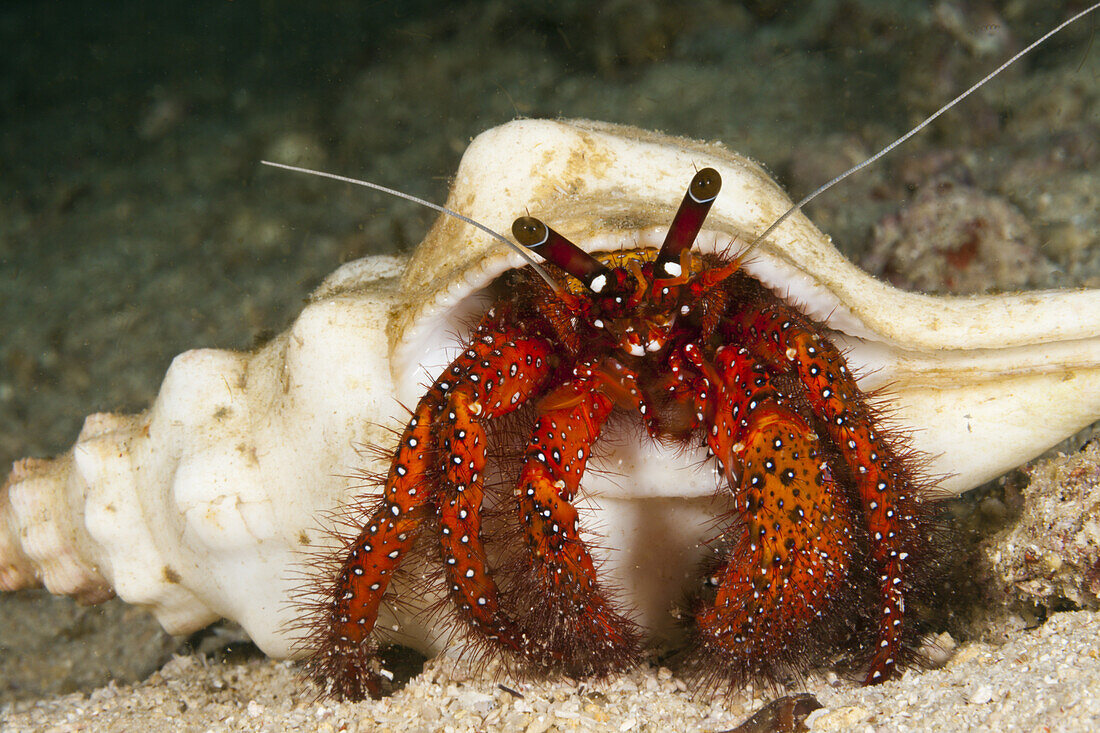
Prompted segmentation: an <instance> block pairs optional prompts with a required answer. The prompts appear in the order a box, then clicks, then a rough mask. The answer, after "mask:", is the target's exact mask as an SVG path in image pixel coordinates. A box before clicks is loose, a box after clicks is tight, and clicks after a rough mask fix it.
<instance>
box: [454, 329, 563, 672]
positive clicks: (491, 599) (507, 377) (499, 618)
mask: <svg viewBox="0 0 1100 733" xmlns="http://www.w3.org/2000/svg"><path fill="white" fill-rule="evenodd" d="M549 354H550V347H549V345H548V344H547V343H546V342H545V341H543V340H542V339H532V338H515V339H510V338H508V337H507V335H506V334H504V333H500V332H497V333H486V332H484V331H481V332H479V333H478V334H477V335H476V337H475V339H474V341H473V343H472V344H471V345H470V347H469V348H468V349H467V350H466V351H465V352H464V353H463V354H462V356H460V357H459V358H458V359H456V360H455V362H454V363H453V364H452V365H451V367H450V368H449V369H448V370H447V371H446V372H444V375H443V376H442V377H440V378H439V380H438V381H437V382H436V385H437V386H439V387H440V389H442V390H443V392H444V394H445V395H446V397H445V404H444V405H443V407H442V408H441V409H440V411H439V413H438V415H437V416H436V418H435V420H436V423H437V424H438V425H439V435H438V445H439V462H440V464H439V470H440V475H441V481H440V486H439V489H438V491H437V492H436V494H435V496H433V503H434V504H435V506H436V511H437V512H438V514H439V524H440V549H441V551H442V556H443V567H444V573H445V577H446V580H447V586H448V589H449V591H450V593H451V597H452V599H453V601H454V603H455V604H456V606H457V607H458V610H459V616H460V617H461V618H462V620H463V621H465V622H466V624H467V625H468V626H469V627H470V628H471V629H472V630H473V631H474V632H475V633H477V634H479V635H480V636H482V637H485V638H490V639H493V640H495V641H499V642H501V643H503V644H504V645H505V646H507V647H508V648H510V649H512V650H513V651H516V652H520V651H521V639H520V638H519V636H518V635H517V634H516V633H515V630H514V626H513V622H512V621H511V620H510V619H508V618H507V617H506V615H505V614H504V613H503V612H502V610H501V608H500V604H499V599H498V593H497V585H496V582H495V581H494V580H493V578H492V577H491V575H490V572H489V566H488V561H487V558H486V555H485V545H484V542H483V540H482V537H481V503H482V499H483V497H484V472H485V463H486V452H485V451H486V444H487V436H486V433H485V427H484V424H483V423H484V421H486V420H492V419H494V418H497V417H501V416H503V415H506V414H508V413H510V412H512V411H513V410H515V409H516V408H518V407H519V406H521V405H523V404H524V403H526V402H527V400H528V399H530V398H531V397H532V396H533V395H535V394H537V392H538V390H539V388H540V387H541V385H542V384H543V382H544V381H545V380H546V378H547V377H548V376H549V374H550V367H549V363H548V360H547V357H548V356H549Z"/></svg>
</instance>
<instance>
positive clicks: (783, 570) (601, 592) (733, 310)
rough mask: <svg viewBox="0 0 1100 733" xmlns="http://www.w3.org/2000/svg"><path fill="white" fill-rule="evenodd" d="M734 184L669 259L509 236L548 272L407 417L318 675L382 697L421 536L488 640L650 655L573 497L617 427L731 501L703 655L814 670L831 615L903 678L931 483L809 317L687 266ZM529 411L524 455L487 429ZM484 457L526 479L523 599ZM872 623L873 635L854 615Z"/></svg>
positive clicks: (680, 214)
mask: <svg viewBox="0 0 1100 733" xmlns="http://www.w3.org/2000/svg"><path fill="white" fill-rule="evenodd" d="M720 187H721V176H720V174H719V173H718V171H716V170H715V169H713V168H704V169H703V170H700V171H699V172H697V173H696V174H695V176H694V177H693V178H692V180H691V183H690V186H689V187H688V191H687V193H686V195H685V196H684V198H683V201H682V203H681V205H680V208H679V210H678V211H677V212H676V214H675V216H674V218H673V220H672V223H671V225H670V226H669V227H668V229H667V232H666V233H665V236H664V240H663V242H662V244H661V246H660V248H659V249H652V248H646V247H634V248H630V249H621V250H618V251H614V250H613V251H610V252H604V253H600V254H598V255H591V254H588V253H587V252H585V251H584V250H583V249H581V248H580V247H578V246H577V245H575V244H573V243H572V242H570V241H569V240H568V239H566V238H565V237H563V236H562V235H561V234H559V233H558V232H557V231H555V230H554V229H552V228H550V227H548V226H547V225H546V224H544V223H543V222H541V221H539V220H538V219H536V218H534V217H530V216H525V217H521V218H519V219H517V220H516V221H515V223H514V225H513V232H514V235H515V237H516V239H517V241H519V242H520V243H521V244H523V245H525V246H526V247H528V248H529V249H530V250H532V251H535V252H537V253H538V254H540V255H542V256H543V257H544V258H545V259H546V261H547V263H549V264H551V265H553V266H554V272H555V275H546V273H545V272H540V273H538V274H536V271H535V270H533V269H531V268H530V267H529V268H524V269H520V270H514V271H510V272H508V273H506V274H505V275H504V276H502V277H501V278H498V279H497V280H496V281H494V282H493V283H492V284H491V285H490V287H489V290H490V292H492V293H494V295H495V299H494V300H493V302H492V303H491V304H490V305H489V307H488V309H487V310H486V312H485V314H484V316H483V317H482V318H481V319H480V320H479V321H478V323H477V324H476V325H475V326H474V328H473V329H472V331H471V334H470V336H469V337H468V339H467V340H466V342H465V345H464V347H463V350H462V352H461V353H460V354H459V355H458V356H457V357H456V358H455V359H454V361H452V362H451V364H450V365H449V366H448V367H447V368H446V369H444V370H443V371H442V373H440V375H439V376H438V377H437V378H436V380H435V381H434V383H433V384H432V385H431V387H430V388H429V389H428V391H427V393H426V394H425V396H424V397H422V398H421V399H420V401H419V403H418V404H417V405H416V407H415V409H414V410H413V414H412V417H411V419H410V420H409V423H408V425H407V426H406V428H405V429H404V431H403V432H402V433H401V437H400V441H399V444H398V448H397V450H396V452H395V453H394V455H393V458H392V463H391V467H390V469H389V472H388V474H387V476H386V478H385V481H384V489H383V492H382V495H381V497H380V498H379V499H378V501H377V504H376V505H375V506H374V508H373V509H372V510H371V511H370V512H369V514H368V515H367V516H366V517H365V518H364V520H363V529H362V530H361V532H360V533H359V535H358V537H357V538H356V539H355V540H354V542H353V543H352V544H351V546H350V548H349V550H348V552H347V556H346V559H345V560H344V561H343V563H342V565H341V567H340V570H339V574H338V579H337V582H336V587H335V588H334V589H333V590H332V592H331V596H332V597H333V599H334V601H333V602H332V603H331V604H327V603H326V605H325V606H324V607H323V608H322V616H323V618H322V620H321V624H320V628H319V629H318V630H317V631H316V632H315V639H314V641H315V642H316V643H317V645H318V651H317V652H316V654H315V656H314V658H313V660H312V664H313V666H314V667H315V668H316V670H317V673H318V675H319V676H320V677H321V678H322V680H327V679H332V680H333V681H334V684H335V685H336V686H337V688H338V690H339V692H340V693H342V694H344V695H347V696H350V697H360V696H361V695H362V694H363V690H364V689H365V690H366V691H368V692H370V693H371V694H372V695H378V694H379V692H380V680H379V678H378V677H377V676H376V675H377V673H376V672H375V671H373V670H372V669H371V667H370V665H371V663H372V662H373V655H374V654H375V649H374V647H373V646H372V644H371V643H370V638H371V632H372V630H373V629H374V626H375V623H376V622H377V617H378V609H379V606H380V605H381V603H382V600H383V597H384V596H385V593H386V591H387V588H388V586H389V584H390V580H391V579H392V577H393V576H394V574H395V573H396V572H397V571H398V570H399V568H400V563H401V562H402V560H403V559H404V558H405V557H406V556H407V555H409V554H410V553H411V552H412V550H413V547H414V546H415V544H416V543H417V541H418V540H419V538H420V534H421V530H422V528H423V527H424V526H425V525H431V526H433V528H434V529H435V530H436V532H437V533H438V542H439V555H440V558H441V560H442V567H443V579H444V583H445V586H446V588H447V590H448V592H449V595H450V597H451V600H452V602H453V604H454V606H455V608H456V609H457V610H458V618H459V620H460V621H461V622H462V623H463V624H464V625H465V626H466V627H467V629H468V630H469V632H471V634H473V635H474V636H475V637H476V638H477V639H478V640H480V641H482V642H484V643H485V644H486V645H490V646H491V647H492V648H500V649H507V650H508V651H509V652H511V653H513V654H515V655H516V656H517V657H519V658H521V659H523V660H524V661H525V662H527V663H529V664H531V665H533V666H536V667H538V668H562V669H564V670H566V671H567V672H569V673H571V674H580V675H592V674H604V673H606V672H607V671H609V670H611V669H614V668H617V667H620V666H622V665H624V664H627V663H630V662H632V661H634V660H636V659H637V658H638V644H639V641H638V638H637V632H636V629H635V626H634V623H633V622H632V621H631V620H630V619H629V617H628V616H626V615H624V614H623V613H622V611H621V610H620V609H618V608H617V607H616V604H615V602H614V600H613V599H612V597H611V596H610V595H609V594H608V592H607V589H606V583H605V581H604V580H603V579H601V578H600V576H599V573H598V572H597V571H596V569H595V567H594V563H593V560H592V555H591V553H590V551H589V549H588V546H587V544H586V541H585V540H584V539H583V537H582V535H581V529H580V526H579V519H578V512H577V509H576V508H575V506H574V504H573V503H572V502H573V500H574V498H575V497H576V496H577V494H578V492H579V491H580V486H581V482H582V480H583V479H584V476H585V469H586V466H587V464H588V460H589V458H590V457H591V456H592V454H593V451H594V450H595V449H596V447H597V445H598V442H599V440H600V437H601V434H602V433H603V432H604V429H605V426H606V425H607V423H608V422H609V421H611V420H614V419H615V417H616V413H622V412H625V413H629V414H631V415H633V416H636V417H637V418H638V420H639V421H640V422H641V424H642V426H644V430H645V432H646V433H647V434H648V436H649V438H650V439H652V440H656V441H662V442H665V443H669V444H678V445H682V446H686V447H690V448H695V447H698V446H701V445H705V446H706V448H707V450H708V452H709V453H710V454H712V455H713V456H714V459H715V461H716V462H717V466H718V467H719V469H720V472H721V474H722V479H721V486H722V487H723V490H724V492H728V494H729V496H730V497H731V500H730V501H731V507H732V508H731V509H730V510H729V515H730V519H731V520H732V521H730V522H729V525H730V526H729V527H726V528H724V529H723V531H722V535H721V537H720V538H719V540H718V541H717V544H718V545H720V546H721V548H722V549H721V550H719V551H716V553H715V555H714V557H713V558H712V560H711V562H710V563H709V564H708V568H707V570H706V578H707V579H706V584H707V585H708V586H710V587H711V588H712V589H713V592H712V594H711V597H708V598H707V599H706V600H699V601H697V602H696V604H695V609H694V610H693V615H694V618H695V624H696V634H697V636H698V639H699V645H700V647H701V650H702V653H703V654H706V655H708V656H714V657H717V658H718V660H720V662H719V663H720V664H721V666H722V667H723V668H725V669H727V670H729V671H730V672H732V673H734V674H739V675H742V676H743V674H745V673H753V672H760V671H763V670H768V669H771V668H773V667H774V666H776V665H777V664H778V663H782V662H787V663H790V662H792V661H793V660H794V658H795V657H794V656H793V654H795V653H798V654H802V658H803V659H804V658H805V654H804V648H805V647H806V646H807V644H808V642H809V640H811V639H815V640H816V639H821V638H822V637H823V636H824V629H826V628H828V627H829V626H830V625H831V626H839V625H840V624H839V623H838V621H846V622H847V623H849V624H850V625H852V626H858V625H860V624H861V623H863V624H866V623H868V622H869V623H870V624H871V625H873V627H874V630H873V632H872V634H873V640H874V642H875V643H874V644H873V646H872V648H873V649H874V654H873V657H872V659H871V662H870V668H869V670H868V672H867V674H866V680H865V681H866V682H867V683H872V682H879V681H883V680H885V679H886V678H887V677H888V676H889V675H890V674H891V672H892V671H893V669H894V667H895V666H896V664H897V662H898V661H899V660H900V659H901V658H902V656H903V655H904V654H905V653H906V652H907V651H908V646H909V645H911V644H912V638H913V636H914V634H913V633H912V629H913V623H912V621H911V620H910V618H909V617H910V615H911V613H910V612H909V611H908V610H907V600H909V606H910V607H912V605H913V604H912V600H911V598H910V596H911V594H913V593H914V592H915V591H916V589H917V588H919V587H920V585H921V584H922V582H923V575H924V569H925V566H927V564H928V560H929V557H928V556H929V555H930V553H931V552H932V548H933V547H934V544H935V540H934V538H933V536H932V535H933V530H934V527H935V524H936V522H935V510H934V508H933V507H932V505H931V502H930V501H928V497H927V496H926V492H925V486H924V481H925V480H924V479H921V478H918V474H917V473H916V471H915V470H914V468H913V467H912V465H911V463H912V462H911V460H910V459H909V456H908V454H907V452H906V449H905V448H904V447H903V446H902V445H901V444H900V443H899V441H898V440H897V439H896V438H893V437H891V436H890V434H889V433H888V432H887V431H886V430H885V429H884V428H883V427H882V421H881V420H879V418H878V415H877V413H876V411H875V410H874V409H873V408H872V407H871V406H870V405H869V404H868V400H867V397H866V396H865V395H864V393H863V392H862V391H861V390H860V388H859V386H858V385H857V384H856V380H855V376H854V375H853V374H852V372H851V371H850V370H849V368H848V366H847V362H846V361H845V359H844V357H843V356H842V354H841V352H840V350H839V349H838V348H837V346H836V345H835V344H833V343H832V341H831V340H829V339H828V337H827V336H826V335H825V333H824V332H823V330H822V328H821V327H820V326H819V325H818V324H817V323H815V322H814V321H812V320H811V319H809V318H807V317H806V316H804V315H803V314H802V313H801V312H800V311H798V310H797V308H795V307H792V306H791V305H788V304H787V303H786V302H785V301H784V300H782V299H781V298H779V297H777V296H776V295H775V294H773V293H772V292H771V291H770V290H768V289H767V288H766V287H764V286H763V285H762V284H761V283H760V282H759V281H757V280H755V279H753V278H751V277H749V276H748V275H746V274H745V273H744V272H743V271H742V268H741V262H742V259H743V258H744V255H738V254H736V253H733V254H731V253H728V252H727V253H714V254H704V255H697V254H695V253H693V252H692V246H693V245H694V243H695V240H696V238H697V237H698V235H699V232H700V230H701V229H702V227H703V225H704V220H705V217H706V214H707V212H708V210H709V209H710V207H711V205H712V204H713V202H714V200H715V198H716V197H717V196H718V193H719V190H720ZM734 246H735V245H734V244H733V243H730V249H733V247H734ZM540 275H543V276H545V278H546V282H543V281H542V279H541V278H540ZM525 408H526V409H525ZM524 412H525V413H526V415H527V417H528V419H526V420H515V421H513V422H516V423H519V426H517V425H512V426H511V427H510V431H509V432H511V433H513V434H516V435H523V434H526V433H529V437H527V438H526V439H525V440H521V441H520V445H519V446H518V447H517V446H508V449H507V450H506V451H501V449H500V448H499V447H498V446H496V445H494V440H493V439H492V438H491V437H490V433H496V434H497V435H498V436H499V435H500V434H501V433H502V432H504V431H502V430H492V426H493V425H494V423H495V422H498V421H501V420H502V419H504V418H507V417H509V416H513V415H516V414H518V413H524ZM520 426H521V427H520ZM494 437H496V436H494ZM490 452H498V453H500V452H504V453H505V458H504V462H505V463H506V464H509V463H510V464H512V465H519V466H520V468H519V472H518V478H517V479H516V483H515V489H514V502H513V503H514V512H515V514H516V519H517V520H518V525H519V531H518V532H517V533H516V534H520V535H521V536H522V538H523V541H522V543H521V546H522V549H521V550H520V551H518V552H516V553H514V554H515V555H516V557H515V558H514V560H513V561H512V562H513V565H514V567H511V568H510V569H509V570H508V571H507V573H508V574H509V575H511V576H512V577H510V578H509V580H508V587H504V586H503V585H501V584H499V583H498V581H497V579H496V577H497V575H496V573H495V571H494V569H492V568H491V567H490V561H489V559H488V550H487V547H486V539H487V538H486V536H485V535H486V532H485V531H484V529H483V526H484V520H483V504H484V503H485V493H486V490H487V489H486V483H487V476H488V475H489V472H490V467H489V465H488V459H487V456H488V454H489V453H490ZM505 480H507V479H505ZM872 588H873V589H874V590H873V591H870V589H872ZM869 592H871V593H872V594H873V595H874V600H873V601H872V600H870V599H868V598H867V597H866V596H867V595H868V593H869ZM867 606H872V607H873V608H874V609H875V611H874V613H872V614H868V616H869V617H867V618H863V617H860V615H859V614H858V613H853V612H852V609H853V608H863V607H867Z"/></svg>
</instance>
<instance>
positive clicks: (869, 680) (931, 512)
mask: <svg viewBox="0 0 1100 733" xmlns="http://www.w3.org/2000/svg"><path fill="white" fill-rule="evenodd" d="M735 328H738V329H741V330H742V331H744V332H747V333H749V334H752V335H754V337H755V339H756V341H757V342H758V343H759V344H761V349H762V350H763V351H764V352H766V355H765V356H766V358H767V359H768V360H769V361H770V362H771V363H772V364H773V365H775V366H776V367H778V366H779V365H782V364H787V365H788V366H787V368H788V369H790V370H792V371H793V373H794V374H795V375H796V376H797V377H798V379H799V380H800V381H801V382H802V384H803V385H804V387H805V391H806V397H807V399H808V400H809V403H810V406H811V409H812V410H813V411H814V413H815V414H817V415H818V416H820V418H821V422H822V423H823V425H824V429H825V431H826V432H827V433H828V435H829V438H830V440H831V441H832V442H833V444H835V445H836V447H837V448H838V449H839V451H840V455H841V456H842V458H843V460H844V462H845V464H846V465H847V467H848V469H849V471H850V473H851V474H852V476H853V481H854V482H855V486H856V490H857V493H858V495H859V501H860V503H861V508H862V513H863V517H862V520H861V522H862V524H863V526H865V527H866V530H867V534H868V542H869V545H870V560H871V562H872V564H873V566H874V568H875V570H876V572H877V585H878V589H879V606H878V620H877V639H876V645H875V652H874V655H873V657H872V659H871V664H870V668H869V670H868V672H867V675H866V677H865V679H864V684H877V683H879V682H884V681H886V680H887V679H889V678H890V677H891V675H892V674H893V672H894V671H895V670H896V668H897V665H898V662H899V660H900V659H901V658H902V655H903V654H906V653H907V652H908V651H909V650H908V645H909V644H910V643H909V642H908V641H907V640H906V637H907V636H910V637H911V636H912V635H911V634H908V632H909V629H907V628H906V622H907V611H906V603H905V600H906V595H907V593H909V592H910V591H911V590H912V589H913V587H914V586H915V585H916V584H917V580H916V579H915V578H914V577H912V575H913V573H912V571H911V565H912V564H913V562H914V561H916V560H919V559H920V558H921V557H922V556H924V555H926V554H928V553H927V550H926V548H927V547H928V546H929V545H930V543H932V542H933V540H932V534H933V533H934V531H935V528H936V524H937V522H936V519H935V511H936V510H935V509H934V508H932V507H931V506H929V505H928V503H927V502H925V501H923V496H922V492H923V485H922V482H921V480H920V479H919V478H918V477H917V476H916V475H915V473H914V471H913V469H912V468H911V467H910V465H909V463H910V462H909V461H908V460H907V459H906V457H905V454H904V450H903V449H901V448H899V447H898V446H897V445H896V444H895V442H894V441H893V440H891V439H890V438H889V437H888V436H886V435H884V434H883V433H882V432H881V431H880V430H879V429H877V428H876V421H875V418H874V415H873V410H872V408H871V407H870V406H869V405H868V404H867V400H866V397H865V396H864V394H863V392H862V391H861V390H860V389H859V387H858V385H857V384H856V381H855V378H854V376H853V375H852V374H851V372H850V371H849V369H848V367H847V364H846V362H845V360H844V357H843V355H842V354H841V353H840V351H839V350H838V349H837V348H836V346H835V345H833V344H832V343H831V342H829V341H827V340H825V339H823V338H822V337H821V336H819V335H818V334H817V333H816V332H815V330H814V329H812V328H811V327H809V326H808V325H807V324H806V323H805V322H804V321H803V320H802V318H801V317H799V316H796V315H793V314H791V313H790V312H780V311H778V310H775V309H767V310H764V311H762V312H759V313H756V314H755V315H754V316H751V317H750V316H745V317H743V318H742V319H740V322H739V323H737V324H736V326H735Z"/></svg>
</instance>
